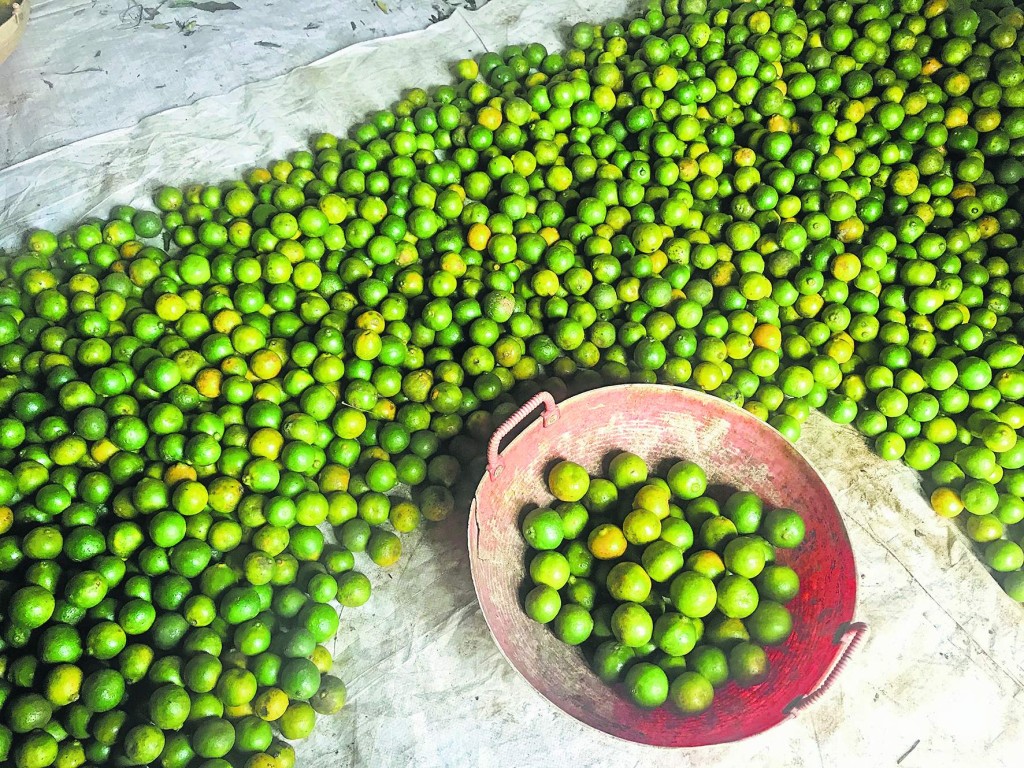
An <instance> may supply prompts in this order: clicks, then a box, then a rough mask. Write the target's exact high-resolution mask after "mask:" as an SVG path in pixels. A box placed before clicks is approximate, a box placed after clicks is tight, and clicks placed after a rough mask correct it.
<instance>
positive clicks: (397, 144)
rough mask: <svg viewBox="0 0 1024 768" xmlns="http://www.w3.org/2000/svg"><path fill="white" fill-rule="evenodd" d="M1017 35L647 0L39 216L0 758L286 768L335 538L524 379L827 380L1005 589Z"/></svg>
mask: <svg viewBox="0 0 1024 768" xmlns="http://www.w3.org/2000/svg"><path fill="white" fill-rule="evenodd" d="M1022 29H1024V12H1022V11H1021V9H1020V8H1019V7H1017V6H1016V5H1015V4H1014V3H1013V2H1011V1H1010V0H983V1H982V2H977V3H967V2H963V1H962V0H953V2H950V1H949V0H875V1H873V2H859V1H857V2H851V1H848V0H837V1H836V2H824V1H823V0H770V1H769V0H757V1H756V2H738V1H734V0H654V1H653V2H650V3H649V4H648V5H647V6H646V7H645V8H644V9H642V10H641V11H640V12H639V13H637V14H635V15H633V16H631V17H629V18H626V19H622V20H610V21H607V22H606V23H602V24H589V23H580V24H577V25H575V26H574V27H573V29H572V31H571V34H570V40H569V42H570V45H569V47H568V48H567V49H566V50H564V51H561V52H555V51H548V50H547V49H546V48H545V47H544V46H543V45H539V44H536V43H532V44H527V45H509V46H507V47H505V48H504V49H502V50H501V51H497V52H488V53H485V54H483V55H481V56H479V57H478V58H476V59H467V60H464V61H461V62H459V63H458V64H457V65H456V70H457V75H458V80H457V82H456V83H455V84H454V85H443V86H439V87H435V88H431V89H430V90H426V89H419V88H417V89H413V90H411V91H409V92H408V93H407V94H405V96H404V97H403V98H402V99H401V100H400V101H398V102H397V103H396V104H395V105H394V107H393V108H391V109H387V110H381V111H379V112H376V113H374V114H372V115H369V116H368V117H367V118H366V119H365V120H364V121H362V122H360V123H359V124H358V125H356V126H354V127H353V128H352V130H351V131H350V132H349V134H348V135H347V137H338V136H335V135H333V134H329V133H324V134H320V135H318V136H316V137H315V138H314V139H313V141H312V144H311V146H310V149H308V150H300V151H297V152H294V153H293V154H291V155H290V156H289V158H288V159H286V160H279V161H276V162H271V163H269V164H267V165H266V167H260V168H256V169H253V170H252V171H251V172H250V173H248V174H247V175H246V177H245V178H244V179H239V180H234V181H229V182H225V183H217V184H213V183H211V184H194V185H190V186H187V187H184V188H180V187H177V186H163V187H160V188H159V189H158V190H157V192H156V194H155V197H154V209H147V208H145V207H132V206H127V205H120V206H117V207H115V208H114V209H113V210H112V212H111V214H110V216H109V217H107V218H105V219H100V218H92V219H87V220H85V221H82V222H80V223H78V224H76V225H74V226H71V227H69V228H68V229H67V230H66V231H63V232H59V233H53V232H49V231H45V230H37V231H33V232H30V233H27V234H26V237H25V240H24V246H23V247H22V248H20V249H19V250H18V251H17V252H15V253H13V254H11V255H10V256H5V257H4V258H2V259H0V574H2V577H0V598H2V599H0V605H2V608H0V658H2V665H0V666H2V683H0V723H2V724H0V762H5V761H6V762H5V764H7V763H11V762H12V763H13V764H14V765H15V766H16V768H46V767H47V766H49V765H53V764H59V765H61V766H68V767H70V768H74V766H78V765H83V764H85V763H88V764H91V765H102V764H108V763H110V762H119V763H123V762H127V763H129V764H131V763H138V764H145V763H151V762H153V761H154V760H156V759H158V760H159V762H160V764H161V765H162V766H164V768H184V767H185V766H201V767H202V768H218V767H219V766H220V767H221V768H222V767H223V766H224V765H225V763H232V762H233V764H236V765H238V764H241V765H248V766H249V768H288V766H289V764H290V759H291V758H290V757H289V756H290V754H291V753H290V750H289V749H287V748H285V747H284V746H282V744H283V742H280V741H278V740H277V739H278V736H283V737H284V738H286V739H292V738H297V737H299V736H303V735H306V734H308V733H309V732H310V730H311V728H312V724H313V720H314V715H315V709H314V705H313V704H311V703H309V702H316V706H317V707H320V708H321V709H324V710H328V711H330V710H333V709H335V708H336V705H337V703H338V702H339V701H340V699H341V697H340V696H339V695H338V691H340V690H341V689H340V687H339V685H338V684H337V683H334V682H329V681H330V680H331V678H326V680H327V681H328V682H324V678H321V682H320V684H319V685H320V687H324V688H325V690H324V695H323V696H322V697H320V693H319V692H317V693H316V694H315V696H314V694H313V693H312V692H313V689H314V684H315V683H316V682H317V679H318V678H317V674H319V675H321V676H322V675H323V674H324V673H325V672H326V669H327V666H328V660H327V658H326V651H325V650H323V643H324V642H325V641H326V639H327V638H329V637H330V636H331V635H332V634H333V631H334V629H335V628H336V622H337V620H338V617H337V615H336V608H337V606H338V605H339V604H341V605H344V606H352V605H358V604H360V603H361V602H363V601H365V600H366V599H367V598H368V596H369V581H368V579H367V578H366V576H365V575H363V574H362V573H360V572H359V571H357V570H355V562H356V561H355V558H356V556H357V555H359V556H360V557H361V555H360V553H361V552H364V551H365V552H366V553H367V554H368V556H369V559H370V560H372V561H373V562H375V563H377V564H379V565H387V564H389V563H392V562H394V561H395V560H396V559H397V558H398V557H399V555H400V550H401V543H400V538H399V534H401V533H403V532H406V531H411V530H413V529H415V528H416V527H417V525H418V524H419V521H420V519H421V518H424V519H441V518H443V517H445V516H446V515H448V514H450V513H451V511H452V510H453V509H454V506H455V501H454V497H453V494H452V490H451V489H452V488H453V486H454V485H455V483H456V481H457V480H458V479H459V477H460V476H462V475H463V474H466V470H467V468H468V469H469V470H470V472H469V474H472V473H473V472H475V471H476V470H477V469H479V467H480V463H481V456H482V451H481V450H480V445H479V441H480V440H482V439H486V437H487V436H488V435H489V434H490V432H491V431H492V430H493V427H494V426H495V424H497V423H500V422H501V421H502V420H503V419H504V418H505V417H507V416H508V415H509V414H510V413H511V412H512V411H514V410H515V408H516V406H517V403H519V402H522V401H523V399H525V398H526V397H529V396H530V395H532V394H534V393H535V392H536V391H538V390H539V388H541V387H543V388H545V389H548V390H550V391H552V392H553V393H555V394H556V395H559V394H564V393H565V392H567V391H571V390H581V389H585V388H588V387H594V386H599V385H601V384H607V383H612V384H613V383H620V382H626V381H644V382H651V381H662V382H666V383H669V384H675V385H680V386H691V387H696V388H699V389H701V390H704V391H708V392H711V393H713V394H714V395H716V396H719V397H722V398H724V399H727V400H729V401H731V402H733V403H736V404H740V405H742V407H744V408H745V409H747V410H748V411H750V412H751V413H753V414H754V415H756V416H758V417H759V418H762V419H764V420H766V421H768V422H769V423H770V424H772V425H773V426H774V427H775V428H777V429H778V430H780V431H781V432H782V433H783V434H785V435H786V436H787V437H789V438H790V439H796V438H797V437H798V435H799V433H800V425H801V423H802V421H803V420H804V419H805V418H807V416H808V414H809V413H810V411H811V410H812V409H814V408H819V409H821V410H822V411H823V412H824V413H825V414H827V415H828V416H829V417H830V418H831V419H833V420H834V421H835V422H837V423H840V424H852V425H853V427H855V428H856V429H858V430H859V431H860V432H861V433H862V434H864V435H865V436H866V437H867V438H868V439H869V440H870V441H871V442H872V444H873V445H874V447H875V449H876V451H877V452H878V453H879V454H880V455H881V456H882V457H884V458H886V459H892V460H895V459H902V460H903V461H905V462H906V463H907V464H908V465H909V466H911V467H913V468H914V469H917V470H920V471H922V472H923V473H925V479H926V481H927V483H928V486H929V487H928V492H929V494H930V497H931V501H932V505H933V506H934V508H935V509H936V511H937V512H938V513H939V514H942V515H945V516H949V517H953V516H956V515H958V514H960V513H961V512H962V511H964V510H966V512H967V513H968V515H967V517H968V518H969V522H968V524H967V526H966V529H967V532H968V534H969V535H970V536H971V537H972V538H973V539H974V540H975V541H977V542H978V543H979V545H981V546H982V556H983V558H984V559H985V562H986V563H987V564H988V565H989V566H990V567H991V568H992V569H993V570H994V571H996V572H997V574H998V575H999V578H1000V582H1001V584H1002V586H1003V587H1004V588H1005V589H1006V591H1007V592H1008V593H1009V594H1011V595H1012V596H1013V597H1015V598H1016V599H1018V600H1021V599H1024V572H1022V570H1021V568H1022V566H1024V549H1022V548H1021V546H1020V541H1021V538H1022V535H1024V530H1022V522H1024V502H1022V501H1021V498H1022V495H1024V441H1021V440H1020V439H1019V437H1020V430H1021V427H1022V426H1024V407H1022V406H1021V404H1020V399H1021V397H1022V396H1024V368H1022V358H1024V347H1022V346H1021V344H1020V339H1019V334H1020V328H1021V318H1022V316H1024V307H1022V305H1021V296H1022V292H1024V277H1022V275H1024V248H1022V246H1021V235H1022V233H1024V225H1022V215H1021V203H1022V197H1021V186H1020V185H1021V180H1022V179H1024V64H1022V61H1021V54H1022V51H1024V35H1022V33H1021V30H1022ZM403 485H404V486H406V487H409V488H411V489H412V493H411V494H410V496H411V498H399V497H398V496H396V489H398V488H399V486H403ZM325 531H326V535H325ZM314 667H315V670H316V673H314ZM79 678H81V682H80V683H79ZM254 681H255V682H254ZM165 686H171V688H169V689H165ZM318 690H319V689H318ZM158 692H159V693H158ZM318 697H320V698H318ZM186 698H187V699H188V704H187V705H186V703H185V699H186ZM286 700H287V701H286ZM182 713H184V715H183V714H182ZM182 718H184V719H182ZM271 723H273V724H274V725H273V726H272V725H271ZM268 729H269V730H268ZM275 729H276V730H275ZM268 734H270V735H269V736H268ZM268 739H269V740H268Z"/></svg>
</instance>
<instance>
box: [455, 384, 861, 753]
mask: <svg viewBox="0 0 1024 768" xmlns="http://www.w3.org/2000/svg"><path fill="white" fill-rule="evenodd" d="M551 405H552V407H553V408H555V409H557V411H549V412H548V414H547V418H545V419H542V418H541V416H540V413H541V409H540V408H538V409H537V411H536V412H534V413H532V414H530V415H528V416H526V417H525V421H526V422H527V423H528V425H527V426H526V427H525V429H523V431H522V432H521V433H520V434H519V435H518V436H516V437H514V438H513V439H512V440H511V441H510V442H509V443H508V445H506V446H504V447H503V449H502V450H501V452H500V454H492V456H491V466H490V468H489V471H488V472H487V473H485V474H484V478H483V480H482V481H481V482H480V485H479V487H478V488H477V492H476V497H475V499H474V501H473V505H472V509H471V512H470V521H469V548H470V564H471V567H472V572H473V581H474V584H475V586H476V591H477V596H478V597H479V600H480V606H481V608H482V610H483V614H484V617H485V618H486V620H487V624H488V626H489V627H490V629H491V632H492V633H493V636H494V639H495V641H496V642H497V644H498V647H499V648H500V649H501V652H502V653H503V654H504V655H505V657H506V658H507V659H508V660H509V661H510V662H511V663H512V665H513V666H514V667H515V668H516V669H517V670H518V671H519V672H520V673H521V674H522V675H523V677H525V678H526V679H527V680H528V681H529V682H530V684H531V685H532V686H533V687H534V688H535V689H537V691H539V692H540V693H541V694H542V695H544V696H545V697H546V698H547V699H548V700H549V701H551V702H552V703H554V704H555V705H556V706H558V707H559V708H561V709H562V710H564V711H565V712H567V713H568V714H570V715H572V716H573V717H575V718H577V719H578V720H580V721H582V722H584V723H586V724H587V725H590V726H592V727H594V728H597V729H599V730H601V731H604V732H605V733H608V734H611V735H612V736H616V737H619V738H622V739H627V740H629V741H635V742H641V743H645V744H652V745H657V746H663V747H695V746H702V745H709V744H720V743H724V742H730V741H736V740H738V739H742V738H745V737H748V736H751V735H754V734H756V733H760V732H762V731H764V730H766V729H768V728H771V727H772V726H774V725H776V724H778V723H779V722H781V721H782V720H783V719H784V718H785V717H787V712H788V711H789V710H790V709H792V705H793V703H794V702H799V701H801V698H800V697H805V696H807V695H808V694H810V693H812V691H815V689H817V688H818V687H819V685H820V684H821V683H822V681H823V680H824V679H825V678H826V676H827V675H828V673H829V672H830V670H832V668H833V666H834V665H835V664H836V662H837V661H838V660H839V659H840V657H841V654H842V651H843V647H842V644H841V643H840V642H839V640H840V637H841V636H843V634H844V631H845V630H846V629H847V627H848V624H849V622H850V621H851V619H852V618H853V611H854V604H855V600H856V571H855V568H854V561H853V552H852V550H851V548H850V540H849V538H848V536H847V534H846V528H845V527H844V525H843V521H842V518H841V517H840V515H839V511H838V509H837V508H836V505H835V502H834V501H833V499H832V496H831V495H830V494H829V492H828V489H827V488H826V487H825V484H824V483H823V482H822V480H821V478H820V477H819V476H818V474H817V473H816V472H815V471H814V469H813V468H812V467H811V466H810V465H809V464H808V463H807V461H806V460H805V459H804V458H803V457H802V456H801V455H800V454H799V452H798V451H797V450H796V448H794V447H793V446H792V445H791V444H790V443H789V442H788V441H786V439H785V438H783V437H782V436H781V435H780V434H779V433H778V432H776V431H775V430H773V429H772V428H770V427H768V426H767V425H765V424H764V423H762V422H761V421H759V420H758V419H756V418H755V417H753V416H752V415H750V414H749V413H747V412H746V411H743V410H742V409H740V408H737V407H735V406H733V405H730V404H728V403H725V402H724V401H722V400H719V399H717V398H713V397H710V396H707V395H702V394H699V393H696V392H692V391H689V390H684V389H680V388H677V387H668V386H660V385H651V384H625V385H621V386H614V387H605V388H602V389H596V390H592V391H590V392H586V393H583V394H581V395H577V396H575V397H571V398H569V399H567V400H565V401H563V402H562V403H560V404H558V405H557V406H554V405H553V403H552V404H551ZM513 418H515V417H513ZM512 420H513V419H510V422H511V421H512ZM545 421H546V422H548V423H547V425H546V426H545V424H544V422H545ZM500 431H501V430H499V432H500ZM618 450H629V451H632V452H634V453H637V454H639V455H640V456H642V457H643V458H644V459H646V460H647V462H648V464H649V466H651V467H652V468H658V467H660V466H663V465H664V464H665V463H666V462H671V461H674V460H677V459H680V458H683V459H690V460H693V461H696V462H698V463H699V464H700V465H701V466H702V467H704V468H705V470H706V471H707V473H708V479H709V482H710V483H711V484H723V485H731V486H735V487H737V488H741V489H746V490H751V491H754V492H755V493H757V494H759V495H760V496H761V497H762V498H763V499H764V500H765V502H766V503H767V504H770V505H773V506H785V507H792V508H794V509H796V510H798V511H799V512H800V513H801V514H802V515H803V516H804V520H805V521H806V525H807V536H806V538H805V540H804V543H803V544H802V545H801V546H800V547H799V548H798V549H796V550H789V551H785V552H783V553H782V554H781V556H780V557H779V561H778V562H780V563H782V564H785V565H789V566H790V567H792V568H794V569H795V570H796V571H797V573H798V574H799V576H800V580H801V589H800V593H799V595H798V596H797V597H796V599H795V600H793V602H791V603H790V604H789V606H788V607H789V609H790V611H791V612H792V614H793V620H794V630H793V634H792V635H791V636H790V638H789V639H788V640H787V642H786V643H785V644H784V645H782V646H779V647H777V648H770V649H768V657H769V660H770V662H771V673H770V675H769V677H768V679H767V680H766V681H765V682H764V683H761V684H760V685H757V686H754V687H751V688H747V689H741V688H739V687H738V686H736V685H735V684H734V683H729V684H728V685H727V686H726V687H724V688H722V689H720V690H719V691H717V692H716V698H715V703H714V704H713V706H712V707H711V708H710V709H709V710H708V711H707V712H705V713H703V714H702V715H700V716H698V717H689V718H684V717H682V716H679V715H677V714H675V713H674V712H673V711H672V710H671V709H670V708H669V707H662V708H660V709H658V710H655V711H645V710H642V709H640V708H638V707H636V706H635V705H633V704H632V703H630V701H629V700H628V699H627V698H625V696H624V695H623V693H622V692H621V691H620V690H617V689H615V688H612V687H609V686H608V685H606V684H605V683H603V682H602V681H601V680H600V679H599V678H598V677H597V676H596V675H595V674H594V673H593V672H592V671H591V670H590V668H589V666H588V665H587V662H586V660H585V659H584V658H583V656H582V653H581V652H580V651H579V650H578V649H576V648H571V647H569V646H566V645H564V644H563V643H561V642H560V641H558V640H557V639H556V638H555V637H554V636H553V635H552V634H551V632H550V630H549V629H548V628H547V627H544V626H541V625H539V624H536V623H535V622H533V621H531V620H530V619H529V618H528V617H527V616H526V614H525V613H524V611H523V608H522V605H521V594H522V586H523V583H524V579H526V578H528V577H527V575H526V557H527V553H526V545H525V543H524V541H523V538H522V536H521V534H520V532H519V521H520V519H521V515H522V513H523V510H524V508H526V507H528V506H531V505H540V504H544V503H546V502H548V501H550V498H551V497H550V494H549V493H548V492H547V489H546V487H545V483H544V477H545V475H546V470H547V469H548V467H550V465H551V464H552V463H553V462H554V461H555V460H557V459H562V458H566V459H571V460H573V461H576V462H579V463H580V464H582V465H583V466H585V467H586V468H587V469H588V470H589V471H590V472H591V473H595V472H600V471H601V470H602V467H603V463H604V459H605V457H606V456H607V455H608V454H610V453H612V452H614V451H618Z"/></svg>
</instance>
